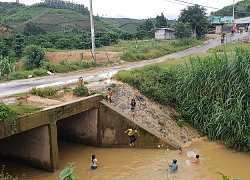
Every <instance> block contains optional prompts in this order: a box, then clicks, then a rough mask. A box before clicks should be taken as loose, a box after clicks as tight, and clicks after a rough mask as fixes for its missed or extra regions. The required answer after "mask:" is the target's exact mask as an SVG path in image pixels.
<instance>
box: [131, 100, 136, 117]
mask: <svg viewBox="0 0 250 180" xmlns="http://www.w3.org/2000/svg"><path fill="white" fill-rule="evenodd" d="M135 106H136V102H135V99H134V98H133V99H132V100H131V112H132V121H134V120H135Z"/></svg>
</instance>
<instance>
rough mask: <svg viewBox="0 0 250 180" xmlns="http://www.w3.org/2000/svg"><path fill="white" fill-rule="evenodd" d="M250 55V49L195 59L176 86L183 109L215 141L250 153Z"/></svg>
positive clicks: (180, 75) (182, 72)
mask: <svg viewBox="0 0 250 180" xmlns="http://www.w3.org/2000/svg"><path fill="white" fill-rule="evenodd" d="M249 57H250V55H249V52H248V51H247V50H244V49H242V48H236V49H235V52H234V53H233V54H231V55H230V56H228V55H227V54H223V55H215V56H214V57H211V56H210V57H205V58H198V57H197V58H194V59H192V60H191V63H190V64H189V65H186V67H185V68H183V69H181V70H180V73H179V74H178V78H177V79H178V80H177V83H176V97H177V99H178V103H179V108H180V109H181V111H182V112H183V113H184V114H185V115H186V116H187V117H188V119H190V123H191V124H192V125H193V126H194V127H195V128H197V129H198V130H199V131H200V132H201V133H202V134H204V135H207V136H208V138H209V139H211V140H223V141H224V142H225V144H226V145H228V146H229V147H233V148H234V149H237V150H243V151H248V152H250V125H249V123H250V120H249V117H250V107H249V105H250V91H249V83H250V58H249Z"/></svg>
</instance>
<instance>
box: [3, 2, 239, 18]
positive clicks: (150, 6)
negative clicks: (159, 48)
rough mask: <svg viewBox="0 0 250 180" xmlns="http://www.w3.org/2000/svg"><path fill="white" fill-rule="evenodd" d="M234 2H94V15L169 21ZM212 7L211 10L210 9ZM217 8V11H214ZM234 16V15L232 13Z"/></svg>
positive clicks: (28, 3) (86, 4)
mask: <svg viewBox="0 0 250 180" xmlns="http://www.w3.org/2000/svg"><path fill="white" fill-rule="evenodd" d="M0 1H1V2H15V0H0ZM69 1H70V2H74V3H77V4H84V5H85V6H87V7H89V0H69ZM233 1H235V3H236V2H238V1H241V0H92V7H93V13H94V15H97V14H98V15H99V16H103V17H112V18H121V17H125V18H133V19H146V18H155V17H156V16H157V15H160V14H161V12H163V14H164V16H165V17H166V18H167V19H177V18H178V15H179V14H180V10H182V9H184V8H186V7H187V6H189V5H191V6H192V4H186V3H183V2H188V3H193V4H199V5H202V6H207V7H205V8H206V9H207V10H208V11H207V12H208V13H210V12H211V11H216V10H217V9H216V8H218V9H221V8H223V7H224V6H228V5H232V4H233ZM19 2H20V3H23V4H27V5H31V4H34V3H37V2H41V1H40V0H19ZM208 7H211V8H208ZM212 8H215V9H212ZM232 14H233V13H232Z"/></svg>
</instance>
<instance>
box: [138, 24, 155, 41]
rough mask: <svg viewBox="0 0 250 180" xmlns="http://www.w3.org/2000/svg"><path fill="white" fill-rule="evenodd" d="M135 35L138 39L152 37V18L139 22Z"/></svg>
mask: <svg viewBox="0 0 250 180" xmlns="http://www.w3.org/2000/svg"><path fill="white" fill-rule="evenodd" d="M136 37H138V38H139V39H143V38H153V37H154V25H153V22H152V20H150V19H147V20H145V21H143V22H141V23H140V24H139V26H138V27H137V33H136Z"/></svg>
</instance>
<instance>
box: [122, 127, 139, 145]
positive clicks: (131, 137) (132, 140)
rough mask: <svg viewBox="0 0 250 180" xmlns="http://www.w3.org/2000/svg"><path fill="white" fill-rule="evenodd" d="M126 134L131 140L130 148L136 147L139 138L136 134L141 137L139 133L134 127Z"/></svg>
mask: <svg viewBox="0 0 250 180" xmlns="http://www.w3.org/2000/svg"><path fill="white" fill-rule="evenodd" d="M124 133H125V134H126V133H128V137H129V138H130V143H129V145H130V146H133V145H135V144H134V142H135V141H136V139H137V137H136V136H135V133H136V134H137V135H138V136H140V134H139V133H138V131H137V130H136V128H135V127H132V129H128V130H127V131H125V132H124Z"/></svg>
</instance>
